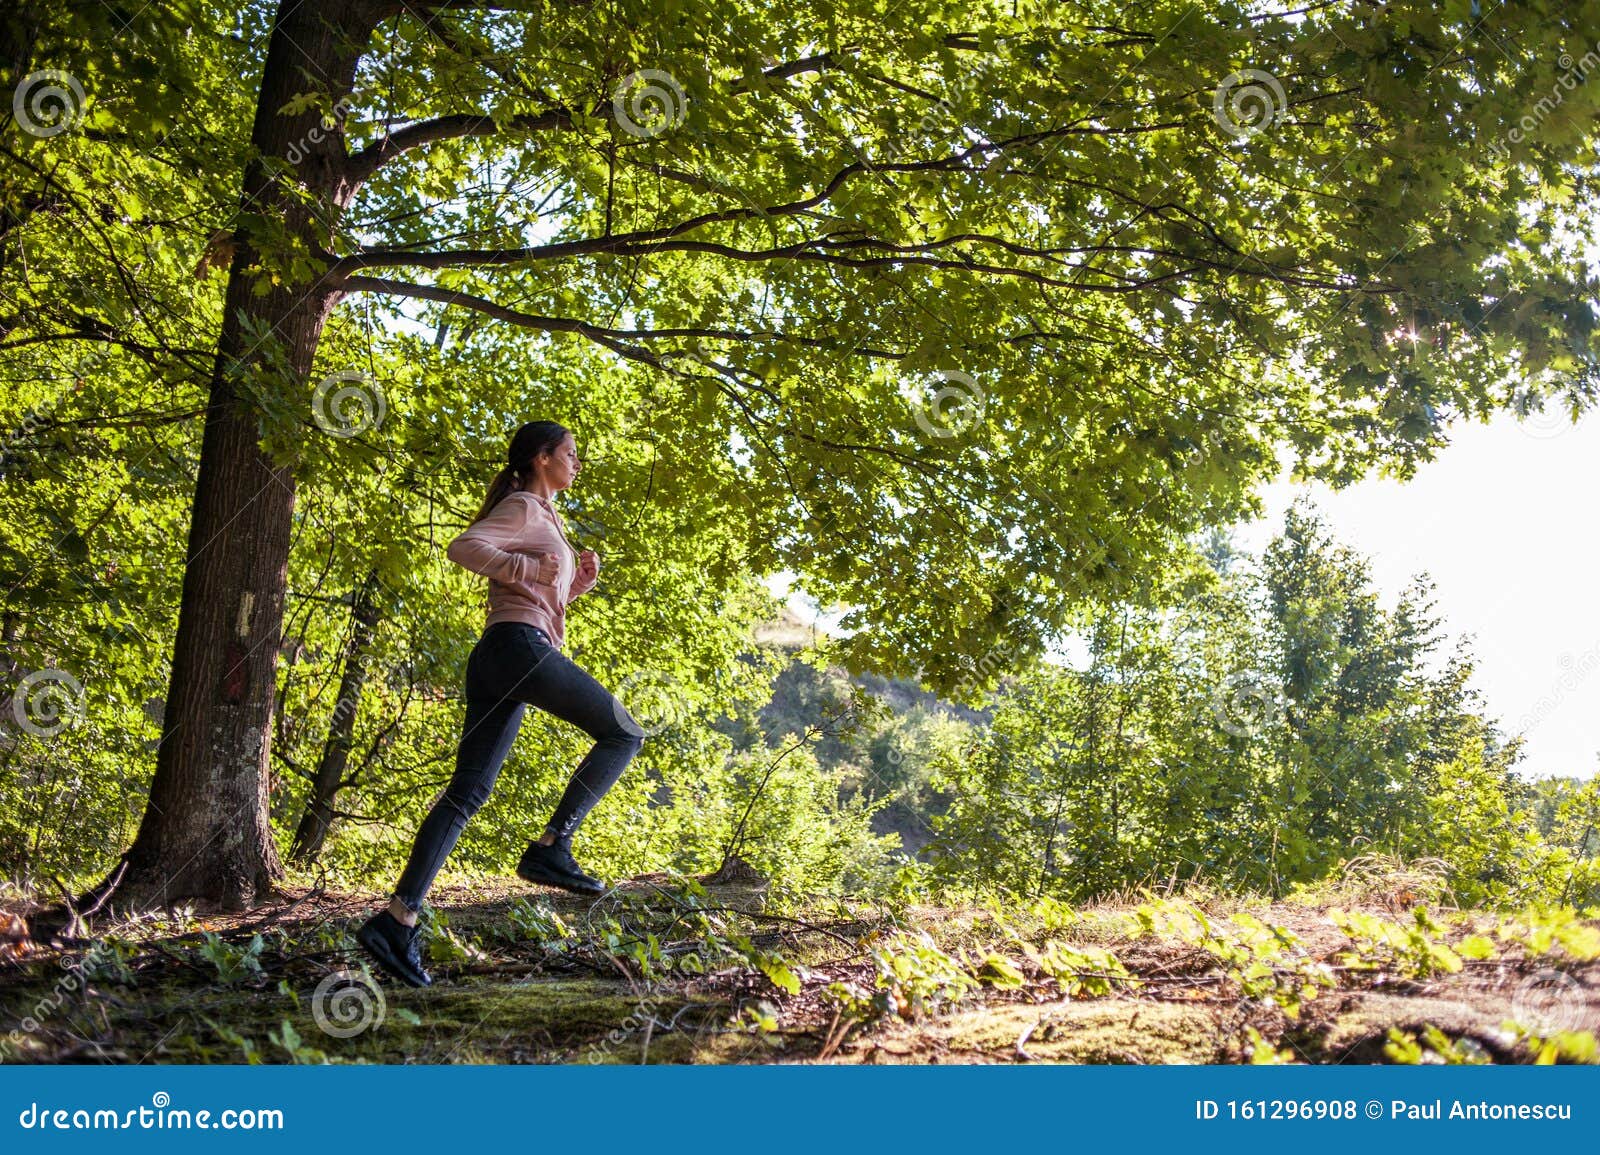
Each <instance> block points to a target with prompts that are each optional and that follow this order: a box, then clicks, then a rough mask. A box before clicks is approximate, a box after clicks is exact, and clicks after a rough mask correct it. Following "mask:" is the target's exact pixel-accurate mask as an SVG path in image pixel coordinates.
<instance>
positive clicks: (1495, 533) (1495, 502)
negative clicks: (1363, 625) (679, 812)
mask: <svg viewBox="0 0 1600 1155" xmlns="http://www.w3.org/2000/svg"><path fill="white" fill-rule="evenodd" d="M1451 438H1452V440H1451V444H1450V445H1449V446H1447V447H1446V448H1445V449H1444V450H1442V451H1441V452H1440V453H1439V455H1438V456H1437V457H1436V458H1435V459H1434V460H1433V461H1431V462H1429V463H1427V464H1425V465H1423V466H1421V467H1419V469H1418V470H1417V474H1416V476H1415V477H1414V478H1412V480H1411V481H1409V482H1406V483H1401V482H1398V481H1393V480H1388V479H1381V478H1373V479H1370V480H1367V481H1363V482H1359V483H1357V484H1356V485H1353V486H1350V487H1348V488H1346V489H1344V490H1342V491H1339V492H1334V491H1332V490H1330V489H1328V488H1327V487H1326V486H1320V485H1314V486H1291V485H1289V484H1287V483H1286V482H1282V483H1279V484H1276V485H1273V486H1270V487H1269V488H1268V490H1267V491H1266V492H1265V493H1264V494H1263V497H1264V499H1265V501H1266V504H1267V509H1268V515H1267V517H1265V518H1263V519H1262V520H1260V521H1257V522H1254V523H1251V524H1249V525H1245V526H1240V527H1238V528H1237V530H1236V532H1235V538H1234V540H1235V545H1236V546H1237V547H1238V548H1240V549H1243V550H1247V551H1249V552H1251V553H1258V552H1259V551H1260V550H1261V548H1262V547H1263V546H1265V544H1266V543H1267V541H1268V540H1269V539H1270V538H1271V537H1272V536H1273V534H1275V533H1276V532H1277V531H1278V530H1279V529H1280V528H1281V527H1282V525H1283V514H1284V511H1285V510H1286V509H1288V507H1289V505H1290V503H1291V502H1292V501H1293V500H1294V498H1295V496H1296V495H1297V494H1299V493H1302V492H1304V493H1309V495H1310V496H1311V497H1312V499H1313V500H1314V501H1315V502H1316V504H1317V506H1318V508H1319V509H1320V510H1321V511H1322V513H1323V514H1324V515H1325V517H1326V518H1327V520H1328V522H1329V524H1330V526H1331V528H1332V531H1333V533H1334V534H1335V536H1336V537H1337V538H1338V539H1339V540H1340V541H1342V542H1343V543H1344V544H1346V545H1348V546H1350V547H1351V548H1353V549H1354V550H1355V551H1356V552H1358V553H1360V554H1362V555H1364V556H1365V557H1366V558H1367V559H1368V561H1369V563H1370V566H1371V574H1372V580H1373V582H1374V584H1375V585H1376V586H1377V588H1378V589H1379V590H1380V591H1381V594H1382V597H1383V600H1384V602H1385V604H1387V605H1388V606H1390V607H1392V606H1393V605H1394V604H1395V601H1396V600H1397V599H1398V597H1399V596H1400V594H1401V593H1402V592H1403V591H1404V589H1405V588H1406V586H1407V585H1408V584H1409V583H1410V581H1411V578H1412V576H1413V575H1415V574H1418V573H1422V572H1426V573H1428V574H1429V575H1430V576H1431V577H1432V578H1433V580H1434V585H1435V589H1434V598H1435V601H1436V607H1435V608H1436V612H1437V613H1439V614H1440V615H1441V617H1442V618H1443V629H1444V631H1445V633H1446V635H1447V641H1446V642H1445V645H1444V647H1443V649H1444V650H1445V652H1446V654H1448V651H1449V649H1450V648H1451V647H1453V645H1454V642H1455V639H1456V638H1459V637H1462V636H1463V635H1470V637H1471V648H1472V653H1473V656H1474V657H1475V659H1476V662H1477V669H1476V672H1475V674H1474V677H1473V683H1472V684H1473V685H1474V686H1475V687H1476V688H1477V690H1478V691H1479V692H1480V694H1481V695H1482V697H1483V702H1484V705H1485V707H1486V708H1487V710H1488V712H1489V714H1490V715H1491V716H1493V717H1496V718H1498V719H1499V722H1500V727H1501V729H1502V730H1504V731H1507V732H1511V733H1516V732H1519V731H1520V732H1522V733H1523V734H1524V735H1525V736H1526V738H1527V742H1526V745H1525V747H1524V751H1525V756H1524V759H1523V761H1522V763H1521V767H1520V769H1521V770H1522V772H1523V773H1524V774H1527V775H1530V776H1543V775H1546V774H1564V775H1572V776H1576V777H1581V778H1587V777H1590V776H1592V775H1593V774H1594V773H1595V772H1596V769H1597V767H1600V582H1597V580H1596V579H1597V576H1600V542H1597V534H1596V530H1597V527H1600V519H1597V518H1596V516H1595V514H1594V512H1593V502H1594V499H1595V496H1596V495H1597V494H1600V417H1596V416H1595V415H1594V414H1592V413H1591V414H1589V415H1587V416H1586V417H1585V419H1584V420H1583V421H1581V422H1580V423H1579V424H1578V425H1576V426H1574V425H1572V424H1571V423H1570V422H1569V421H1567V419H1566V418H1565V417H1560V418H1559V419H1558V418H1556V417H1554V416H1551V415H1537V414H1536V415H1533V416H1532V417H1530V418H1529V419H1528V421H1527V422H1525V423H1519V422H1517V420H1516V419H1515V418H1513V417H1512V416H1510V415H1509V414H1501V415H1499V416H1497V417H1496V418H1495V419H1494V420H1493V421H1492V422H1490V423H1489V424H1487V425H1483V424H1477V423H1473V424H1461V425H1457V426H1455V427H1453V428H1452V430H1451ZM789 576H790V575H788V574H782V575H778V576H776V577H774V578H771V579H769V585H770V587H771V588H772V590H773V592H774V593H775V594H777V595H778V596H780V597H782V596H784V594H785V593H786V591H787V590H788V587H789ZM789 604H790V607H791V608H792V609H793V610H794V611H795V613H797V614H799V615H800V616H801V617H802V618H803V619H804V620H805V621H807V622H811V621H819V622H820V624H821V625H822V626H823V627H824V628H828V627H830V626H833V625H834V624H835V623H837V621H838V619H839V615H838V614H823V615H820V616H819V615H818V613H817V610H816V606H815V604H814V603H811V602H809V601H808V600H807V599H804V598H801V597H799V596H795V597H791V598H790V599H789Z"/></svg>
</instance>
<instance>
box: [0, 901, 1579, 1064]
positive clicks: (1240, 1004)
mask: <svg viewBox="0 0 1600 1155" xmlns="http://www.w3.org/2000/svg"><path fill="white" fill-rule="evenodd" d="M431 902H432V904H433V908H434V910H435V911H436V912H437V918H436V921H435V922H434V923H433V924H432V926H431V928H430V931H431V937H430V939H429V942H430V946H429V948H428V953H429V959H430V962H429V965H430V967H431V969H432V971H433V975H434V980H435V981H434V985H433V986H432V987H430V988H427V989H422V990H416V989H411V988H408V987H404V986H400V985H397V984H395V983H393V982H391V981H390V980H388V979H387V978H381V979H375V978H374V977H373V976H372V974H371V973H370V972H368V971H367V970H366V969H365V965H364V964H365V959H364V956H363V954H362V952H361V951H360V950H359V949H357V948H356V947H355V946H354V941H353V939H352V938H351V935H352V934H353V932H354V930H355V929H356V927H357V926H358V925H359V924H360V922H361V920H363V919H364V918H365V917H366V916H367V915H368V914H369V913H371V911H372V909H373V899H372V898H371V896H370V895H367V896H360V895H356V894H352V893H339V892H335V891H332V890H325V889H322V888H319V887H304V886H302V887H288V888H286V889H285V893H284V897H283V899H282V900H281V901H279V902H277V903H275V904H273V905H269V906H266V907H260V908H257V909H256V910H254V911H251V912H249V913H248V914H242V915H212V914H204V913H197V912H195V911H194V910H192V909H189V910H184V911H178V912H168V913H167V914H165V915H162V916H146V917H143V918H140V919H137V920H122V921H121V922H118V923H114V924H108V925H105V926H102V925H98V924H96V925H93V926H92V927H91V933H89V934H85V935H80V936H79V937H77V938H74V939H60V938H58V939H56V941H55V942H54V943H44V944H41V943H36V942H32V941H29V940H27V939H26V938H24V937H22V930H23V924H22V923H21V922H20V921H19V920H18V919H16V918H15V917H13V916H7V915H4V914H0V932H5V931H7V930H8V928H9V930H10V931H11V932H12V934H11V937H10V938H6V937H5V936H4V935H3V934H0V960H4V961H0V1031H4V1033H3V1034H0V1058H3V1059H4V1060H6V1061H9V1062H34V1063H38V1062H46V1063H49V1062H76V1063H212V1062H224V1063H239V1062H269V1063H279V1062H325V1061H332V1062H390V1063H398V1062H414V1063H520V1062H537V1063H549V1062H612V1063H640V1062H651V1063H668V1062H673V1063H681V1062H697V1063H698V1062H705V1063H748V1062H763V1063H771V1062H786V1063H787V1062H801V1063H816V1062H827V1063H1030V1062H1034V1063H1037V1062H1065V1063H1240V1062H1252V1061H1254V1062H1310V1063H1371V1062H1485V1061H1488V1062H1533V1061H1545V1062H1549V1061H1560V1062H1567V1061H1577V1062H1594V1061H1596V1057H1595V1054H1594V1042H1593V1035H1594V1034H1595V1033H1596V1032H1597V1031H1600V961H1597V960H1600V921H1597V920H1594V919H1584V918H1581V917H1578V915H1577V914H1576V913H1575V912H1571V911H1559V910H1558V911H1556V912H1553V913H1552V912H1549V911H1545V912H1534V911H1528V912H1487V911H1461V910H1455V909H1452V908H1451V907H1450V906H1449V905H1448V904H1444V903H1440V902H1437V901H1434V902H1421V901H1419V899H1418V897H1417V894H1416V893H1415V892H1414V890H1413V887H1412V886H1411V884H1410V882H1408V880H1407V879H1406V878H1405V877H1392V876H1391V877H1385V878H1378V879H1374V878H1370V877H1369V878H1366V879H1363V880H1362V881H1361V883H1360V884H1359V885H1355V886H1336V887H1323V888H1320V889H1314V890H1310V891H1305V892H1297V893H1296V894H1295V895H1293V896H1291V897H1290V898H1287V899H1282V900H1279V901H1268V900H1264V899H1259V898H1255V899H1252V898H1243V897H1237V896H1227V895H1218V894H1215V893H1201V894H1198V895H1197V894H1195V893H1194V892H1189V893H1188V894H1185V895H1172V896H1158V895H1156V894H1154V893H1151V892H1149V891H1143V892H1141V893H1139V894H1135V895H1130V896H1124V900H1123V901H1115V902H1102V903H1097V904H1094V905H1089V906H1082V907H1066V906H1063V905H1061V904H1055V903H1044V904H1039V903H1028V904H1020V905H1022V906H1023V907H1024V909H1020V910H1012V909H1010V908H1009V907H1006V908H1002V907H998V906H995V905H988V906H984V905H974V906H931V905H915V904H912V905H905V906H901V907H898V908H894V909H890V908H886V907H884V906H881V905H868V904H865V903H849V902H830V903H826V904H818V906H817V908H816V909H811V908H809V907H808V908H805V909H802V910H792V909H786V910H785V911H784V913H782V914H777V913H768V910H767V905H768V904H766V903H765V901H764V887H763V885H762V884H760V883H759V881H747V882H745V883H743V884H726V885H718V884H712V883H706V884H704V885H699V884H695V883H693V882H686V880H682V879H674V878H669V877H667V876H660V875H658V876H650V877H646V878H640V879H632V880H628V881H625V882H622V883H619V884H618V885H617V886H615V887H613V889H612V890H611V891H609V892H607V893H606V894H605V895H602V896H600V897H598V898H596V899H585V898H579V897H577V896H573V895H569V894H564V893H561V892H558V891H552V890H546V889H541V888H535V887H530V886H528V885H527V884H525V883H522V882H520V881H518V880H516V879H479V880H475V881H472V882H471V883H458V884H455V885H451V884H448V883H442V884H441V885H439V886H438V887H436V888H435V890H434V892H433V894H432V896H431ZM1588 913H1590V914H1593V913H1595V912H1593V911H1590V912H1588Z"/></svg>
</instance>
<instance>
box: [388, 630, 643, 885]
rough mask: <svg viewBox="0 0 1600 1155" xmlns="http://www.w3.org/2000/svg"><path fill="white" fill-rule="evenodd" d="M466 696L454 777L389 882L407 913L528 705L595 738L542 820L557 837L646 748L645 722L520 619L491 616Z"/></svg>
mask: <svg viewBox="0 0 1600 1155" xmlns="http://www.w3.org/2000/svg"><path fill="white" fill-rule="evenodd" d="M466 698H467V717H466V721H465V723H464V724H463V727H462V735H461V745H460V747H459V748H458V749H457V751H456V770H455V774H454V775H452V777H451V779H450V785H448V786H447V787H445V791H444V793H443V794H442V795H441V796H440V797H439V800H438V801H437V802H435V803H434V804H433V809H432V810H430V811H429V812H428V816H427V817H426V818H425V819H423V821H422V827H421V828H420V829H419V830H418V831H417V840H416V843H415V845H413V846H412V848H411V858H410V860H409V861H408V862H407V863H406V868H405V871H404V873H402V874H401V875H400V881H399V883H397V884H396V886H395V889H394V894H395V897H396V898H398V899H399V900H400V901H401V902H402V903H404V904H405V905H406V907H407V908H408V909H410V910H413V911H415V910H420V909H421V907H422V900H423V898H424V896H426V895H427V893H428V889H429V888H430V887H431V886H432V885H433V879H434V876H435V875H437V874H438V873H439V868H440V867H441V866H442V865H444V860H445V859H446V858H447V857H448V856H449V854H450V851H451V850H452V849H454V847H455V844H456V839H457V838H459V837H460V836H461V830H462V828H463V827H464V826H466V824H467V819H469V818H471V817H472V816H473V815H474V814H475V813H477V811H478V808H479V807H481V806H482V805H483V804H484V803H485V802H487V801H488V800H489V792H490V791H491V790H493V789H494V781H495V778H496V777H497V776H498V775H499V773H500V766H501V764H502V763H504V762H505V760H506V755H507V754H509V753H510V752H511V744H512V742H514V741H515V740H516V737H517V731H518V730H519V729H520V728H521V726H522V715H523V712H524V710H525V709H526V707H528V706H537V707H539V708H540V709H542V710H546V711H548V712H549V713H551V714H554V715H555V716H556V717H557V718H560V719H561V720H562V721H564V722H570V723H572V724H573V725H574V726H577V727H578V728H579V729H581V730H583V731H584V732H585V733H587V734H588V735H589V736H590V737H591V738H593V739H594V740H595V741H594V746H593V747H592V748H591V749H590V750H589V752H588V753H587V754H586V755H584V757H583V761H581V762H579V763H578V768H577V769H576V770H575V771H573V774H572V780H571V781H570V782H568V783H567V789H566V791H565V793H563V794H562V796H561V802H560V803H559V804H558V805H557V806H556V810H555V813H554V814H553V815H552V816H551V818H550V821H549V822H548V823H546V824H545V830H546V831H548V832H550V833H552V834H554V835H555V836H556V838H557V839H558V840H561V841H565V840H567V839H570V838H571V837H572V832H573V831H575V830H577V828H578V824H579V823H581V822H582V821H583V819H584V817H585V816H586V815H587V814H588V813H589V811H590V809H591V808H593V806H594V804H595V803H596V802H598V801H600V799H601V798H602V797H604V796H605V793H606V791H608V790H610V789H611V787H612V786H613V785H615V784H616V781H617V779H618V778H620V777H621V776H622V772H623V770H625V769H627V766H628V763H629V762H631V761H632V760H633V757H634V755H635V754H637V753H638V752H639V749H640V747H642V746H643V745H644V729H643V727H641V726H640V725H639V723H638V722H636V721H634V719H633V716H632V715H631V714H629V713H628V711H627V708H626V707H624V706H623V704H622V703H621V702H619V701H618V700H617V699H616V698H615V697H614V696H613V695H612V693H611V691H609V690H607V689H606V688H605V687H604V686H602V685H601V684H600V683H599V682H597V681H595V680H594V678H592V677H591V676H590V675H589V674H587V673H585V672H584V671H583V670H582V669H580V668H579V667H578V666H577V664H576V663H574V662H573V661H572V659H570V658H568V657H567V656H566V655H565V654H563V653H562V652H561V651H560V650H558V649H556V647H555V646H554V645H552V644H551V642H550V638H549V635H547V634H546V633H545V632H544V631H543V630H541V629H540V628H539V627H537V626H530V625H527V624H525V623H522V622H496V623H495V624H494V625H492V626H490V627H488V628H487V629H485V630H484V631H483V636H482V637H480V638H479V639H478V644H477V645H476V646H474V647H473V648H472V655H471V657H469V658H468V659H467V684H466Z"/></svg>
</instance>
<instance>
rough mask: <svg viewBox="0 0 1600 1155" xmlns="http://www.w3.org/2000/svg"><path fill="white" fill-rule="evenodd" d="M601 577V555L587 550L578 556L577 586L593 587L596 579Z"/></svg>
mask: <svg viewBox="0 0 1600 1155" xmlns="http://www.w3.org/2000/svg"><path fill="white" fill-rule="evenodd" d="M599 576H600V555H599V554H597V553H595V552H594V550H592V549H586V550H584V551H583V552H582V553H580V554H579V555H578V576H577V579H576V581H577V584H578V585H581V586H592V585H593V584H594V583H595V579H596V578H598V577H599Z"/></svg>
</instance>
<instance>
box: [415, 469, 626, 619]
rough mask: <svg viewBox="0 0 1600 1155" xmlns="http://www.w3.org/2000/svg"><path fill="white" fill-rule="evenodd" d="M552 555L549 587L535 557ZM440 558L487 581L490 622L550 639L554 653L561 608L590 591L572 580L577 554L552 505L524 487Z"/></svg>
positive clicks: (588, 586) (562, 615) (563, 613)
mask: <svg viewBox="0 0 1600 1155" xmlns="http://www.w3.org/2000/svg"><path fill="white" fill-rule="evenodd" d="M547 553H553V554H555V555H556V558H557V560H558V562H559V563H560V570H561V572H560V573H558V574H557V575H556V579H555V581H554V583H545V582H540V581H537V580H536V579H537V577H538V575H539V559H540V557H541V556H543V555H544V554H547ZM445 556H447V557H448V558H449V559H450V560H451V561H453V562H455V563H456V564H457V565H459V566H461V567H463V568H464V569H469V570H471V571H472V572H473V573H480V574H483V575H484V576H485V577H487V578H488V579H489V600H488V608H489V616H488V618H487V620H485V622H484V623H483V625H484V628H485V629H487V628H488V627H490V626H492V625H494V624H495V623H496V622H526V623H527V624H528V625H530V626H538V627H539V628H540V629H541V630H543V631H544V632H545V633H547V634H549V635H550V640H551V642H553V643H554V644H555V646H556V648H557V649H560V648H561V643H562V640H563V639H564V638H565V637H566V624H567V606H568V605H570V604H571V603H572V601H573V600H574V599H575V598H577V597H579V596H580V595H582V594H586V593H588V592H589V591H590V590H591V589H593V588H594V581H593V580H590V581H589V582H588V583H587V584H585V583H584V581H583V579H582V578H580V577H579V576H578V555H577V553H576V551H574V550H573V548H572V546H571V544H570V543H569V542H568V541H567V533H566V525H565V524H564V523H563V522H562V520H561V514H560V513H559V512H558V511H557V510H556V507H555V503H554V502H552V501H551V500H550V499H549V498H548V497H540V496H538V495H537V494H533V493H529V492H528V491H527V490H525V489H518V490H513V491H512V492H511V493H510V494H508V495H507V496H506V497H504V498H502V499H501V500H500V503H499V504H498V505H496V506H495V507H494V509H492V510H490V511H489V515H488V516H487V517H485V518H484V519H483V520H482V521H478V522H474V523H473V524H472V525H469V526H468V527H467V528H466V530H465V531H463V532H462V533H461V534H460V535H459V536H458V537H456V539H455V540H454V541H452V542H451V543H450V544H449V545H448V546H447V547H445Z"/></svg>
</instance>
